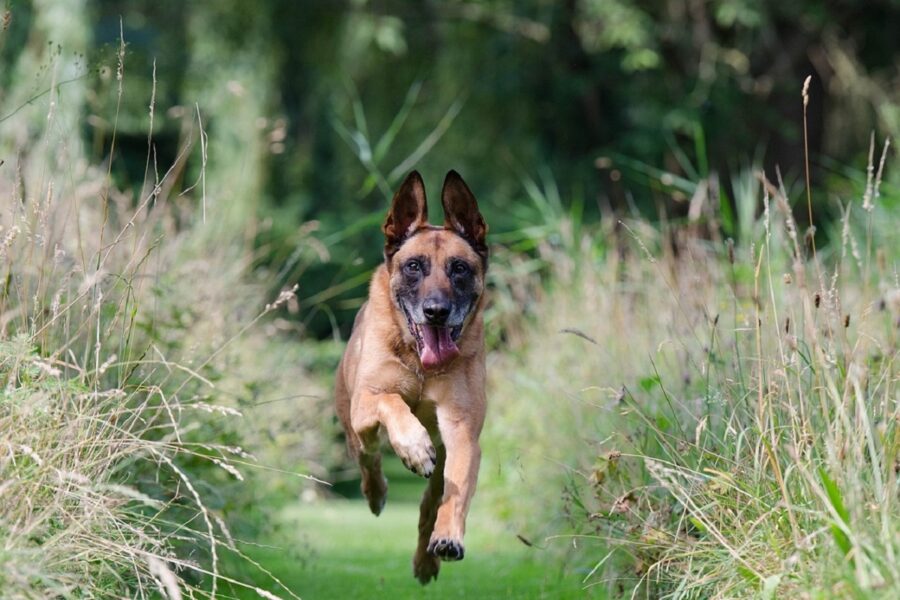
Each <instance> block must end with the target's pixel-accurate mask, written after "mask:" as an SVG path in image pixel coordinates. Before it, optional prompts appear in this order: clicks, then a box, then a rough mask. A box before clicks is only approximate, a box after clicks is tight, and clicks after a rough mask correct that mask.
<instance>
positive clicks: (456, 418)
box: [428, 405, 484, 560]
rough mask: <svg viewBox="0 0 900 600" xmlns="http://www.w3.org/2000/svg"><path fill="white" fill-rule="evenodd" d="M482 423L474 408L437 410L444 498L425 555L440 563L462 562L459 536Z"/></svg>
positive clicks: (475, 467) (479, 412)
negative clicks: (443, 453)
mask: <svg viewBox="0 0 900 600" xmlns="http://www.w3.org/2000/svg"><path fill="white" fill-rule="evenodd" d="M483 419H484V415H483V410H482V409H480V408H478V409H475V410H472V409H471V408H470V409H469V410H468V411H460V410H459V408H458V407H456V406H444V407H442V406H440V405H439V406H438V427H439V428H440V431H441V439H442V440H443V442H444V446H445V447H446V449H447V459H446V465H445V466H444V495H443V499H442V501H441V506H440V507H439V508H438V512H437V519H436V520H435V524H434V531H433V532H432V534H431V541H430V542H429V544H428V552H429V553H430V554H433V555H435V556H438V557H440V558H441V559H442V560H462V558H463V556H464V554H465V548H464V546H463V536H464V535H465V532H466V515H467V514H468V512H469V502H470V501H471V500H472V495H473V494H474V493H475V484H476V482H477V480H478V467H479V465H480V464H481V446H479V444H478V436H479V434H480V433H481V425H482V422H483Z"/></svg>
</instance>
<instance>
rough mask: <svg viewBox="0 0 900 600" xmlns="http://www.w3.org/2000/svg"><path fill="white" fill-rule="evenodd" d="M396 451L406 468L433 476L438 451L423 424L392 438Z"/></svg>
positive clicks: (416, 472)
mask: <svg viewBox="0 0 900 600" xmlns="http://www.w3.org/2000/svg"><path fill="white" fill-rule="evenodd" d="M391 445H392V446H393V447H394V452H396V453H397V456H399V457H400V460H402V461H403V464H404V465H406V468H407V469H409V470H410V471H412V472H413V473H415V474H416V475H421V476H422V477H431V474H432V473H434V466H435V464H436V462H437V451H436V450H435V449H434V444H432V443H431V437H430V436H429V435H428V432H427V431H426V430H425V428H424V427H422V426H421V425H420V426H419V427H418V428H413V429H412V430H411V431H409V432H405V434H404V435H399V436H397V437H396V439H392V440H391Z"/></svg>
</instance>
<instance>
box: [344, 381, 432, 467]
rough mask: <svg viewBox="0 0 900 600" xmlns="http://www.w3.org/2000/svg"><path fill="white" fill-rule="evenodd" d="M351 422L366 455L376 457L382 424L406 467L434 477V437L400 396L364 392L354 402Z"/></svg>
mask: <svg viewBox="0 0 900 600" xmlns="http://www.w3.org/2000/svg"><path fill="white" fill-rule="evenodd" d="M351 423H352V426H353V431H354V432H355V433H356V435H357V436H359V440H360V442H361V446H362V449H363V450H362V451H363V453H366V454H377V452H378V427H379V425H382V426H383V427H384V428H385V430H386V431H387V434H388V440H390V442H391V446H392V447H393V448H394V452H396V453H397V456H399V457H400V460H402V461H403V464H404V465H406V468H407V469H409V470H410V471H412V472H414V473H416V474H417V475H421V476H422V477H430V476H431V473H432V472H433V471H434V464H435V461H436V460H437V453H436V452H435V449H434V445H433V444H432V443H431V436H429V435H428V431H426V430H425V427H424V426H423V425H422V423H420V422H419V420H418V419H417V418H416V417H415V415H413V414H412V411H411V410H410V409H409V405H407V404H406V402H404V400H403V398H402V397H401V396H400V394H389V393H374V392H370V391H362V392H361V393H360V395H359V397H358V398H356V399H355V401H354V403H353V410H352V413H351Z"/></svg>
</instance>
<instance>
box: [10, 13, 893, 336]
mask: <svg viewBox="0 0 900 600" xmlns="http://www.w3.org/2000/svg"><path fill="white" fill-rule="evenodd" d="M10 7H11V8H12V9H11V10H10V12H9V13H8V14H10V15H11V18H10V19H9V20H8V22H6V24H5V28H6V30H5V33H4V36H3V47H2V54H0V60H2V62H3V65H4V68H3V75H2V76H0V77H2V81H0V84H2V87H3V88H4V89H8V88H9V86H10V84H11V83H12V82H13V81H14V78H16V77H26V73H24V71H25V70H29V71H32V72H30V73H28V74H27V79H26V80H27V81H29V82H30V85H31V88H28V86H24V87H25V88H26V89H25V95H27V94H28V93H30V92H35V91H38V90H40V89H42V87H41V86H46V85H47V83H48V81H49V80H48V78H49V77H50V74H49V73H46V72H45V73H42V72H41V71H40V69H39V68H36V67H37V66H38V63H26V62H25V61H24V57H25V56H27V55H34V56H42V55H43V54H44V53H45V51H46V50H47V48H45V46H48V45H49V46H51V48H50V49H51V50H52V49H53V47H58V48H59V50H58V51H59V52H60V53H61V55H62V57H63V58H65V59H66V60H67V61H69V62H71V66H70V68H69V69H68V70H66V71H65V72H60V73H59V74H58V76H59V77H62V78H67V79H68V78H75V81H73V82H71V83H67V84H66V85H67V86H69V87H83V88H84V89H85V90H89V91H88V92H85V98H84V106H83V108H82V109H81V110H82V111H83V114H84V117H85V118H84V120H83V121H82V127H81V131H80V132H79V134H80V136H81V137H82V139H83V143H84V145H85V155H86V156H87V157H88V158H89V159H90V160H92V161H97V162H102V161H105V160H109V159H110V154H109V150H110V145H109V144H110V140H111V137H112V135H113V131H114V130H115V131H116V148H115V156H114V160H113V163H112V169H113V174H114V177H115V181H116V183H117V185H119V186H123V187H129V186H131V187H135V188H139V187H140V186H141V185H143V183H144V176H145V167H146V156H147V137H148V133H152V138H153V148H154V161H155V162H156V164H158V165H166V166H168V165H176V169H177V178H176V179H173V181H172V185H175V186H185V187H186V186H187V185H188V183H189V182H192V181H193V180H195V179H196V177H197V175H196V174H197V172H198V171H199V169H200V168H201V163H202V160H203V159H202V157H201V152H200V151H199V148H194V149H192V150H191V151H190V152H184V151H183V148H184V145H185V143H186V142H189V141H192V140H194V139H195V138H196V136H197V129H198V128H199V127H201V126H202V128H203V130H204V131H205V133H206V135H207V136H208V137H209V143H208V148H209V160H208V166H209V168H210V170H211V172H208V173H207V176H206V183H207V187H206V193H207V195H208V197H209V201H210V202H219V203H230V204H241V205H244V206H242V207H240V208H235V212H240V213H241V215H243V216H242V217H235V218H247V215H253V216H254V217H258V218H259V219H260V225H259V227H258V230H257V231H256V232H255V233H254V235H255V238H256V245H257V246H258V247H259V248H260V249H261V252H260V255H259V258H258V260H259V262H260V263H264V264H266V265H267V266H269V267H271V268H273V269H274V270H275V271H276V272H277V273H278V277H277V278H276V279H274V280H273V281H272V285H273V288H276V289H277V288H278V287H282V286H288V285H289V284H293V283H295V282H298V281H301V277H300V275H301V271H300V270H299V269H301V268H302V269H303V270H302V275H303V276H302V281H301V289H300V292H299V295H300V305H301V307H302V315H300V320H301V321H302V324H303V326H304V332H306V333H308V334H310V335H313V336H314V337H318V338H321V337H327V336H331V335H332V334H334V331H335V328H337V329H339V330H340V332H341V333H342V334H343V335H346V333H347V327H348V323H349V322H350V321H351V320H352V316H353V313H354V310H355V309H356V307H358V305H359V303H360V301H361V299H362V297H363V295H364V293H365V283H366V274H367V273H368V272H369V270H370V269H371V268H372V265H373V264H374V262H375V261H376V260H377V259H378V256H379V255H378V248H379V246H380V244H379V235H380V232H379V229H378V227H376V225H377V224H378V222H379V221H380V219H381V215H382V213H383V212H384V211H385V207H386V205H387V202H388V198H389V196H390V195H391V189H392V188H393V186H395V185H396V183H397V182H398V180H399V179H400V178H401V177H402V176H403V175H404V174H405V173H406V172H408V171H409V170H411V169H412V168H413V167H415V168H418V169H419V170H420V171H422V172H423V174H424V175H425V179H426V182H428V183H429V185H430V186H432V188H431V190H432V191H431V193H432V196H434V195H435V194H436V193H437V186H438V185H439V184H440V181H441V180H442V177H443V175H444V173H445V172H446V171H447V170H449V169H451V168H455V169H457V170H459V171H460V172H461V173H463V175H464V177H465V178H466V180H467V181H468V182H469V184H470V185H471V187H472V188H473V189H474V190H476V193H477V195H478V197H479V198H480V199H481V200H482V204H483V205H484V211H485V214H486V217H487V220H488V222H489V223H490V224H491V228H492V231H493V232H495V233H498V234H501V235H503V234H506V233H509V232H512V231H515V230H518V229H521V228H523V227H528V226H532V227H533V226H536V225H540V223H541V221H542V219H541V214H540V212H539V210H537V209H536V207H535V206H534V204H533V203H531V202H529V201H528V200H527V199H526V198H527V194H526V193H525V192H524V189H523V181H526V180H529V179H530V180H533V181H536V182H537V183H538V184H539V185H541V186H542V187H543V186H546V185H551V186H553V188H554V189H556V190H557V191H558V196H559V198H560V199H561V202H562V203H563V204H564V205H565V207H566V209H568V208H570V207H573V206H577V210H578V211H580V212H582V213H583V215H584V219H585V220H586V221H596V220H598V219H600V218H601V216H602V215H606V216H607V217H610V218H613V217H614V216H615V215H622V214H634V213H639V214H642V215H645V216H647V217H649V218H651V219H654V220H655V219H659V218H669V219H675V220H677V219H680V218H684V217H686V215H687V213H688V209H689V200H690V193H691V191H692V190H691V189H686V188H685V186H684V185H679V184H680V183H683V181H682V180H689V181H694V182H696V181H699V180H702V179H707V178H710V177H712V178H713V180H714V181H715V182H716V186H715V187H717V188H718V190H717V191H719V190H720V191H721V194H717V195H719V198H718V199H717V201H718V202H719V203H720V204H721V207H722V209H723V210H722V214H723V219H724V220H725V221H726V223H725V225H726V228H727V231H726V233H727V234H728V235H737V232H736V231H734V218H733V217H731V215H733V214H734V210H735V208H736V207H735V205H734V196H735V193H734V188H735V186H736V185H739V184H738V183H737V181H738V179H739V176H740V175H741V174H742V173H743V172H746V171H748V170H749V169H752V168H764V169H766V172H768V173H770V174H771V178H772V179H773V180H774V178H775V175H774V172H775V171H774V169H775V167H776V166H778V167H780V170H781V174H782V176H783V178H784V181H785V183H786V185H787V186H788V187H790V186H792V185H794V183H796V182H798V181H800V180H801V179H802V176H803V164H804V148H803V136H802V127H803V122H802V118H801V117H802V108H803V105H802V102H801V99H800V93H801V88H802V86H803V81H804V80H805V79H806V77H808V76H811V82H810V87H809V98H810V100H809V106H808V114H807V124H808V135H809V144H808V146H809V147H808V151H809V157H810V163H811V164H810V167H811V176H812V179H813V181H814V182H816V183H819V182H822V183H824V182H826V181H827V180H828V178H829V176H831V175H832V174H834V173H835V172H839V171H840V170H841V168H842V166H843V165H855V166H864V165H863V162H864V161H865V154H866V153H867V151H868V146H869V135H870V134H871V133H872V132H873V131H877V132H879V134H880V135H882V136H891V137H893V136H896V134H897V133H898V130H900V110H898V108H897V106H898V104H897V103H898V96H900V91H898V86H900V80H898V72H897V69H898V67H897V56H898V46H900V38H898V36H897V35H896V32H897V31H898V28H900V5H898V3H897V2H895V1H894V0H883V1H874V2H857V1H852V0H848V1H840V0H837V1H832V2H819V1H809V2H805V1H804V2H792V3H785V2H770V1H763V2H751V1H748V0H714V1H709V2H706V1H700V0H697V1H695V0H678V1H672V2H669V1H662V2H641V1H636V0H565V1H561V2H550V1H544V0H534V1H531V0H524V1H520V2H502V1H497V2H495V1H491V2H454V1H449V2H413V1H410V2H404V1H392V0H385V1H377V2H376V1H372V2H369V1H364V0H353V1H348V2H322V1H308V2H304V1H298V2H293V1H291V2H287V1H285V2H278V1H272V2H262V3H252V4H248V3H246V2H237V1H234V2H232V1H229V0H223V1H220V2H191V3H186V4H182V3H176V2H139V1H125V2H116V1H90V2H77V1H72V2H57V3H54V2H47V3H42V2H33V3H31V2H15V3H12V4H10ZM52 7H55V8H52ZM120 36H123V37H124V40H125V44H126V46H125V57H126V66H125V70H126V75H127V80H126V85H125V86H124V89H123V92H122V94H121V96H119V95H117V94H115V93H110V91H111V90H113V91H114V89H115V88H116V58H115V55H116V52H117V49H118V45H119V40H120ZM17 66H18V68H17ZM17 83H19V82H18V81H17ZM154 87H155V102H156V108H155V114H154V115H153V123H152V132H150V131H149V129H150V127H151V123H150V118H151V117H150V115H149V113H148V109H147V107H148V103H149V99H150V96H151V89H152V88H154ZM5 96H6V97H4V98H3V106H4V107H6V108H7V110H9V109H11V108H14V107H15V106H16V101H18V100H20V98H17V97H10V94H9V93H8V92H7V93H6V94H5ZM113 115H115V118H113ZM194 146H198V144H196V143H194ZM219 171H230V172H232V174H236V173H239V174H240V177H239V179H240V183H239V185H240V186H241V187H240V188H239V189H240V192H241V193H240V194H237V195H236V194H233V193H230V192H232V191H233V189H231V188H226V187H225V186H224V185H223V184H221V183H220V179H218V177H219V175H218V172H219ZM664 175H666V176H664ZM814 196H815V197H814V199H813V200H814V202H816V204H817V210H816V214H817V215H819V217H820V218H822V219H828V218H832V217H833V216H834V214H835V211H834V207H833V206H832V205H830V204H829V203H828V202H827V198H826V197H825V194H824V193H822V194H820V193H815V194H814ZM798 218H800V219H805V217H803V213H802V211H798ZM304 224H306V227H315V228H316V232H317V234H316V237H317V238H318V239H319V240H321V241H322V243H323V244H324V248H320V251H321V252H322V253H323V255H324V254H325V253H327V256H328V260H327V261H318V262H317V263H316V264H312V265H308V264H305V263H306V261H301V262H304V264H303V265H302V266H299V264H298V261H297V260H296V256H294V255H295V252H296V247H297V237H296V236H297V231H298V230H299V229H300V228H301V226H302V225H304ZM498 239H502V238H498ZM292 257H294V259H293V260H291V259H292Z"/></svg>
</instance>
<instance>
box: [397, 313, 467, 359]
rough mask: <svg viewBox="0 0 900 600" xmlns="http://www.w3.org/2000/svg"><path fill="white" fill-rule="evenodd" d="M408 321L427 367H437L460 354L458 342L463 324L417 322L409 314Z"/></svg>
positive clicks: (421, 357) (420, 357)
mask: <svg viewBox="0 0 900 600" xmlns="http://www.w3.org/2000/svg"><path fill="white" fill-rule="evenodd" d="M406 321H407V324H408V325H409V332H410V333H412V335H413V337H414V338H415V339H416V350H418V352H419V360H421V361H422V366H423V367H425V369H437V368H439V367H442V366H444V365H446V364H447V363H449V362H450V361H452V360H453V359H454V358H456V357H457V356H459V347H458V346H457V345H456V342H457V340H459V336H460V334H461V333H462V325H458V326H456V327H437V326H435V325H428V324H427V323H416V322H414V321H413V320H412V319H411V318H409V315H407V319H406Z"/></svg>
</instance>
